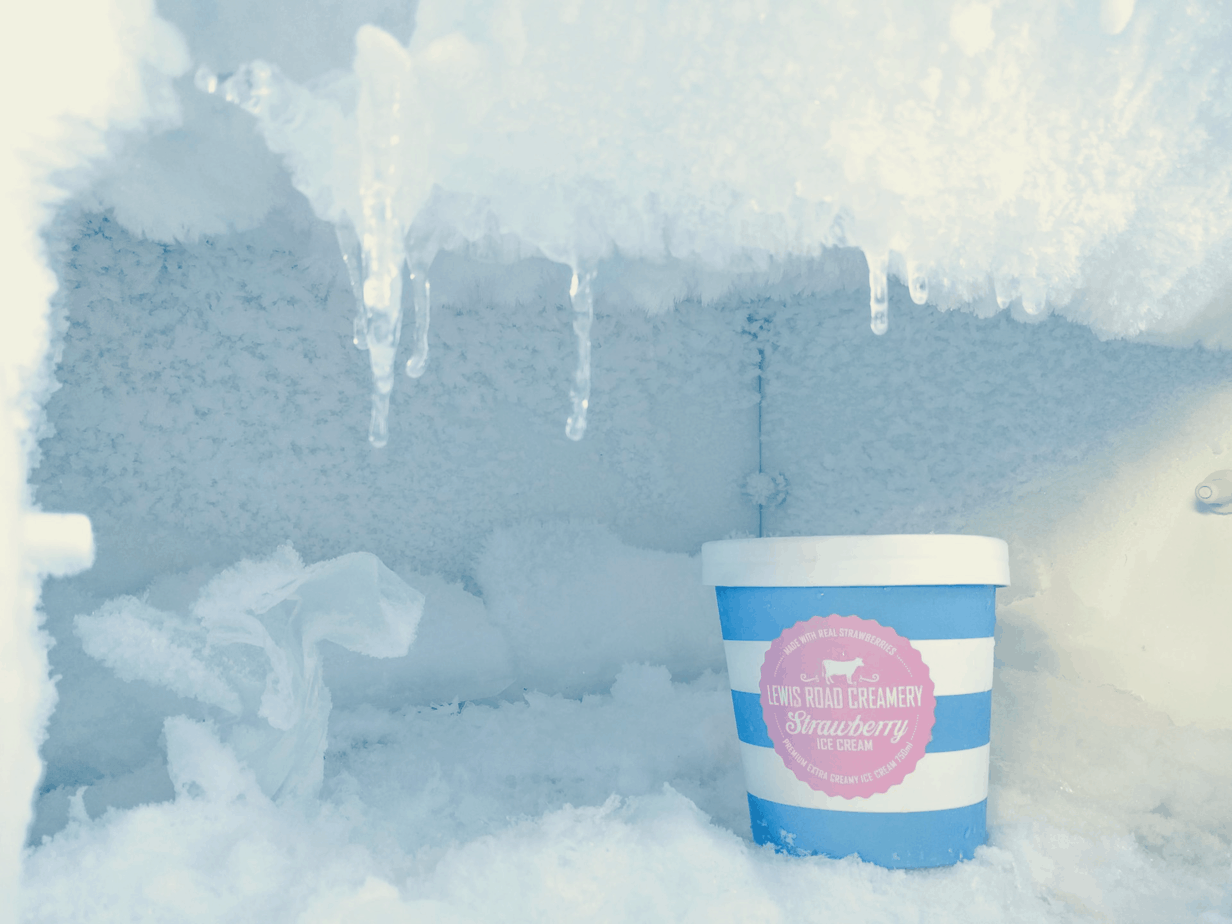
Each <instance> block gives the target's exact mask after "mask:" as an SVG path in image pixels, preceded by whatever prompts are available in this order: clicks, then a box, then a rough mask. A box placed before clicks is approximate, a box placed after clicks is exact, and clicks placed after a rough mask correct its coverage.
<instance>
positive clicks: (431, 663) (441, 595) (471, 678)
mask: <svg viewBox="0 0 1232 924" xmlns="http://www.w3.org/2000/svg"><path fill="white" fill-rule="evenodd" d="M406 578H407V581H408V583H410V584H411V585H412V586H413V587H415V589H416V590H418V591H419V592H420V593H422V594H423V595H424V610H423V617H422V618H421V619H420V621H419V626H418V628H417V629H416V634H415V644H414V645H413V646H412V647H411V649H410V651H409V652H407V654H406V655H405V656H404V657H400V658H385V659H382V660H379V661H373V660H372V659H370V658H367V657H364V656H363V655H361V654H357V653H356V652H354V651H350V650H348V649H346V648H343V647H341V646H338V645H334V644H331V643H329V642H327V643H325V644H323V645H322V646H321V653H322V659H323V663H324V680H325V685H326V686H327V687H328V688H329V691H330V694H331V696H332V697H333V700H334V705H335V707H350V708H354V707H356V706H359V705H360V704H366V705H369V706H376V707H378V708H383V709H401V708H403V707H406V706H427V705H433V704H437V703H451V702H458V701H462V702H465V701H469V700H482V699H491V698H493V697H496V696H499V695H500V694H501V693H503V692H504V691H505V690H506V688H508V687H510V686H511V685H513V684H514V682H515V680H516V675H515V673H514V669H513V659H512V656H511V653H510V648H509V643H508V641H507V640H506V638H505V633H504V632H503V631H502V630H501V629H500V628H499V627H497V626H496V625H495V624H494V623H493V622H492V620H491V619H489V618H488V614H487V609H486V607H485V606H484V602H483V600H481V599H480V598H479V597H476V596H475V595H474V594H471V593H468V592H467V591H466V590H465V589H464V588H463V587H462V586H461V585H459V584H454V583H450V582H449V581H446V580H445V579H444V578H441V577H438V576H436V575H428V574H408V575H406Z"/></svg>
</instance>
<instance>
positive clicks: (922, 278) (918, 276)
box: [907, 260, 928, 305]
mask: <svg viewBox="0 0 1232 924" xmlns="http://www.w3.org/2000/svg"><path fill="white" fill-rule="evenodd" d="M907 289H908V291H909V292H910V293H911V300H912V301H913V302H915V303H916V304H917V305H923V304H925V303H926V302H927V301H928V275H927V274H926V273H925V272H924V267H923V266H922V265H921V264H919V263H916V262H915V261H914V260H909V261H908V262H907Z"/></svg>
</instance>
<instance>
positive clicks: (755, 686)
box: [703, 536, 1009, 868]
mask: <svg viewBox="0 0 1232 924" xmlns="http://www.w3.org/2000/svg"><path fill="white" fill-rule="evenodd" d="M753 544H756V545H753ZM776 546H777V548H776ZM722 547H726V548H722ZM776 554H777V556H778V560H776ZM878 558H880V559H881V561H880V564H879V563H878V561H877V559H878ZM703 562H704V569H705V572H706V579H707V583H715V584H716V585H717V586H716V588H715V589H716V594H717V597H718V605H719V614H720V619H721V622H722V629H723V639H724V646H725V648H726V650H727V666H728V675H729V677H730V680H731V688H732V705H733V707H734V709H735V716H736V730H737V733H738V734H739V737H740V748H741V753H742V757H743V761H744V771H745V781H746V784H747V788H748V794H749V814H750V819H751V823H752V828H753V837H754V840H755V841H757V843H763V844H764V843H769V844H774V845H775V846H776V847H779V848H781V849H783V850H787V851H790V852H794V853H806V854H822V855H825V856H831V857H845V856H849V855H851V854H857V855H859V856H860V857H861V858H862V859H864V860H867V861H870V862H873V863H877V864H880V865H882V866H887V867H895V868H897V867H926V866H943V865H947V864H952V863H956V862H958V861H959V860H963V859H967V858H970V857H971V856H972V855H973V853H974V850H975V848H976V847H978V846H979V845H981V844H983V843H984V841H985V839H986V826H985V813H986V811H985V810H986V807H987V799H988V763H989V719H990V713H991V709H992V677H993V629H994V625H995V610H994V605H995V594H996V586H998V585H1000V586H1004V585H1005V584H1008V583H1009V573H1008V572H1009V569H1008V550H1007V548H1006V546H1005V543H1004V542H1002V541H1001V540H997V539H987V538H985V537H979V536H857V537H813V538H802V539H769V540H757V539H752V540H726V541H724V542H717V543H707V544H706V546H704V547H703ZM930 575H931V576H932V577H933V581H931V582H927V583H925V582H924V580H927V578H928V576H930ZM843 576H846V579H845V580H844V581H843V584H844V585H846V586H816V585H813V586H782V585H789V584H791V583H798V582H799V581H801V580H803V579H809V580H812V579H815V578H816V577H825V578H830V579H833V578H835V577H843ZM895 577H898V578H899V580H898V581H894V580H892V579H893V578H895ZM955 577H959V578H963V579H964V580H963V581H962V582H961V583H959V582H957V581H955V582H952V583H945V584H941V583H936V581H937V580H939V579H940V580H951V579H953V578H955ZM869 578H877V579H879V581H878V583H877V584H876V585H873V586H867V585H865V586H850V585H851V584H852V583H855V581H856V580H859V581H860V582H861V583H863V582H864V581H867V580H868V579H869ZM922 578H923V579H924V580H921V579H922ZM736 580H740V583H741V584H744V582H745V581H758V582H761V583H759V584H753V585H751V586H749V585H746V586H734V585H735V584H736ZM720 581H722V582H725V583H720ZM771 581H774V582H776V583H777V584H779V585H780V586H774V585H772V584H771V583H770V582H771ZM905 581H915V582H919V583H905ZM977 581H978V583H976V582H977ZM831 613H834V614H840V615H856V616H860V617H861V618H863V619H871V620H876V621H877V622H878V623H880V624H881V625H883V626H889V627H891V628H893V629H894V630H895V631H896V632H897V633H898V634H899V635H900V636H903V637H904V638H905V639H907V640H909V642H910V643H911V645H912V647H914V648H915V649H916V650H918V651H919V652H920V654H921V656H922V657H923V660H924V663H925V664H926V665H927V666H928V669H929V675H930V676H931V678H932V682H933V684H934V694H935V696H936V703H937V705H936V710H935V713H934V715H935V724H934V726H933V731H932V738H931V740H930V741H929V743H928V745H927V746H926V748H925V753H924V756H923V757H922V758H921V759H920V761H919V763H918V764H917V765H916V768H915V769H914V770H913V771H912V772H911V773H910V774H908V776H907V777H906V778H905V779H904V780H903V781H902V782H901V783H899V784H898V785H896V786H893V787H892V788H891V789H890V790H889V791H888V792H884V793H878V794H876V795H872V796H868V797H866V798H854V799H846V798H843V797H841V796H828V795H826V794H825V793H823V792H819V791H815V790H814V789H812V788H810V787H809V786H808V785H807V784H806V783H804V782H802V781H801V780H799V779H798V778H797V777H796V775H795V774H793V773H792V772H791V770H790V769H789V768H788V767H787V766H786V764H785V763H784V762H783V760H782V759H781V758H780V757H779V755H778V754H776V753H775V750H774V745H773V742H772V741H771V739H770V737H769V734H768V732H767V729H766V724H765V721H764V720H763V718H762V708H761V700H760V694H759V692H758V690H759V680H760V677H761V670H762V662H763V660H764V658H765V655H766V651H767V650H768V649H769V647H770V644H771V642H772V641H773V640H774V639H777V638H778V637H779V635H780V634H781V633H782V632H783V630H784V629H786V628H788V627H791V626H793V625H795V624H796V623H798V622H803V621H806V620H808V619H810V618H811V617H813V616H818V615H820V616H826V615H828V614H831Z"/></svg>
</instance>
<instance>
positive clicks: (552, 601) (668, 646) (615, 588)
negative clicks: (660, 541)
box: [475, 521, 725, 696]
mask: <svg viewBox="0 0 1232 924" xmlns="http://www.w3.org/2000/svg"><path fill="white" fill-rule="evenodd" d="M475 574H476V578H477V579H478V581H479V585H480V587H482V589H483V596H484V601H485V602H486V604H487V607H488V615H489V616H490V618H491V619H492V620H493V622H495V623H496V624H497V625H498V626H500V627H501V628H502V629H503V630H504V631H505V634H506V637H507V638H508V639H509V644H510V646H511V648H512V652H513V656H514V659H515V664H516V671H517V683H518V684H520V685H522V686H524V687H527V688H529V689H531V690H539V691H542V692H549V693H563V694H565V695H570V696H576V695H579V694H581V693H587V692H595V691H598V690H604V689H607V688H608V687H609V686H610V685H611V684H612V682H613V680H615V678H616V675H617V672H618V671H619V670H620V667H621V665H622V664H626V663H629V662H637V661H651V662H654V663H659V664H666V665H668V666H669V668H670V669H671V671H672V673H673V675H676V676H681V677H691V676H697V675H698V674H699V673H701V672H702V671H704V670H723V669H724V665H725V662H724V655H723V647H722V640H721V639H722V636H721V633H720V632H719V629H718V626H719V616H718V611H717V609H716V606H715V600H714V592H713V590H712V589H711V588H709V587H706V586H705V585H703V584H702V581H701V564H700V562H699V560H698V559H697V557H695V556H688V555H680V554H672V553H668V552H655V551H648V550H644V549H635V548H631V547H629V546H627V545H624V544H623V543H622V542H621V541H620V540H619V539H618V538H617V537H616V536H615V535H614V534H613V533H612V532H611V531H610V530H608V529H607V528H606V527H604V526H601V525H599V524H597V523H588V522H581V521H558V522H546V523H544V522H526V523H521V524H517V525H515V526H510V527H507V528H505V529H500V530H496V531H495V532H494V533H493V534H492V535H491V536H490V537H489V538H488V541H487V543H486V544H485V546H484V549H483V551H482V552H481V554H480V556H479V559H478V562H477V565H476V572H475Z"/></svg>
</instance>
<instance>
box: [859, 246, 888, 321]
mask: <svg viewBox="0 0 1232 924" xmlns="http://www.w3.org/2000/svg"><path fill="white" fill-rule="evenodd" d="M864 259H865V260H867V261H868V289H869V307H870V308H871V309H872V316H873V319H872V324H870V325H869V326H870V327H872V329H873V333H874V334H876V335H877V336H878V337H880V336H881V335H882V334H884V333H885V332H886V331H887V330H889V328H890V312H889V288H888V286H887V283H886V273H887V271H888V269H889V265H890V255H889V254H888V253H886V252H884V251H882V252H880V253H876V254H873V255H871V256H870V255H869V254H868V253H867V252H866V253H865V254H864Z"/></svg>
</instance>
